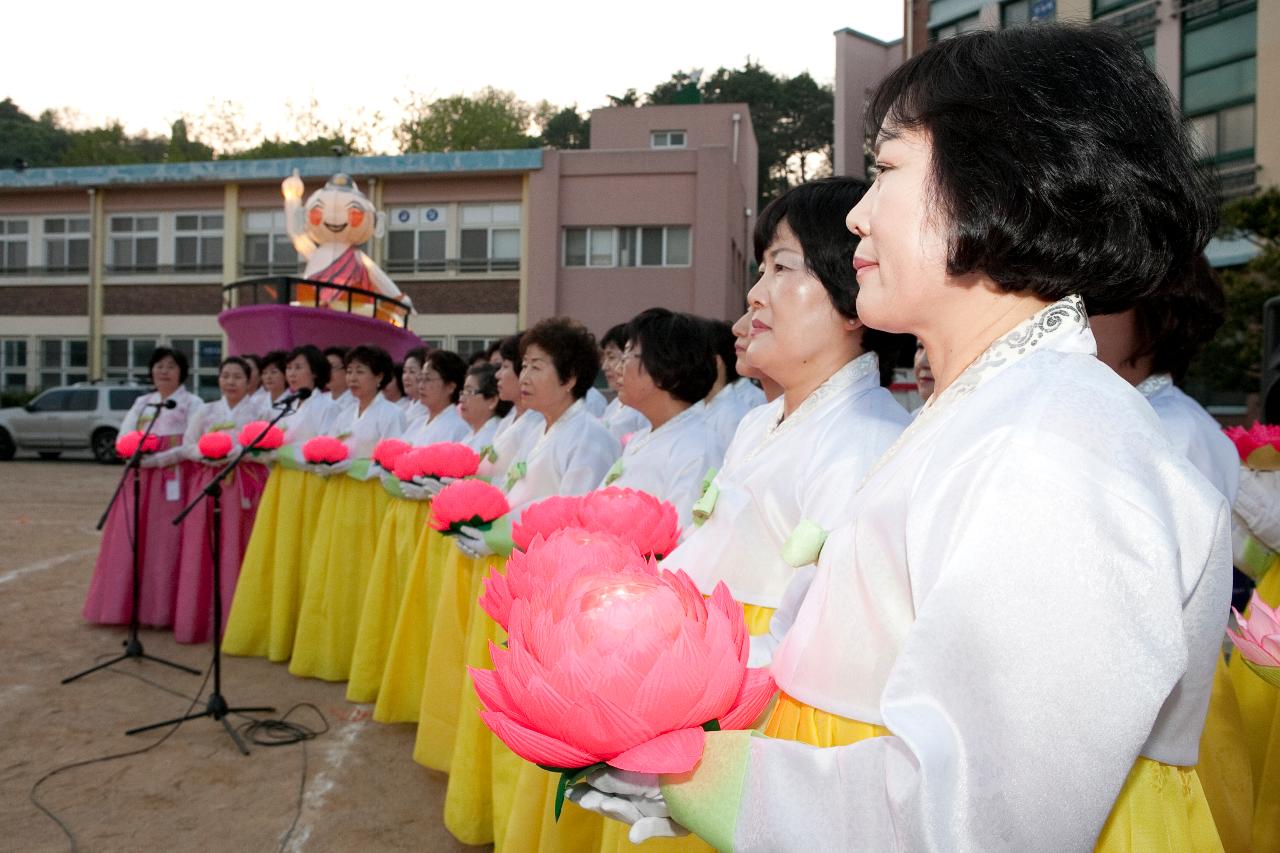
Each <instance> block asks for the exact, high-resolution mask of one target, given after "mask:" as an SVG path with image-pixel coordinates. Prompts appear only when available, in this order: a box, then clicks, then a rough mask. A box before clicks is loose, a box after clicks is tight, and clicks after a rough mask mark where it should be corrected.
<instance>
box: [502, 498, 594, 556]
mask: <svg viewBox="0 0 1280 853" xmlns="http://www.w3.org/2000/svg"><path fill="white" fill-rule="evenodd" d="M581 505H582V498H581V497H578V496H573V495H555V496H553V497H549V498H543V499H542V500H540V501H537V502H536V503H531V504H529V505H528V506H527V507H525V509H524V512H522V513H520V520H519V521H516V522H513V523H512V525H511V542H512V544H514V545H515V547H516V548H518V549H520V550H521V551H528V550H529V545H530V543H532V542H533V540H534V539H535V538H536V537H538V536H541V537H542V538H543V539H548V538H550V537H551V534H553V533H555V532H556V531H559V530H564V529H565V528H569V527H581V526H582V520H581V519H580V518H579V517H578V507H580V506H581Z"/></svg>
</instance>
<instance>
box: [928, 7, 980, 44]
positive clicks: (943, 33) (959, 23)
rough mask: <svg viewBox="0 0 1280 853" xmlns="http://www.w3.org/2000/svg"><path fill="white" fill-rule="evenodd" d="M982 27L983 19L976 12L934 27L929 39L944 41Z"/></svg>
mask: <svg viewBox="0 0 1280 853" xmlns="http://www.w3.org/2000/svg"><path fill="white" fill-rule="evenodd" d="M981 27H982V19H981V17H980V16H979V15H978V13H976V12H975V13H974V14H972V15H969V16H967V17H964V18H960V19H958V20H955V21H950V22H948V23H945V24H943V25H942V26H940V27H934V28H933V29H932V30H930V31H929V41H931V42H934V41H942V40H943V39H949V38H951V37H952V36H956V35H959V34H960V33H967V32H969V31H970V30H977V29H981Z"/></svg>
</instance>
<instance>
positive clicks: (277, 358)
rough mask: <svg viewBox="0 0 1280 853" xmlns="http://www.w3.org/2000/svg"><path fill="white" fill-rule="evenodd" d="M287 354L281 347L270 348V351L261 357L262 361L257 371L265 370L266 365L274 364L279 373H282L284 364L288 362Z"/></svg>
mask: <svg viewBox="0 0 1280 853" xmlns="http://www.w3.org/2000/svg"><path fill="white" fill-rule="evenodd" d="M287 355H288V354H287V353H286V352H285V351H284V350H282V349H273V350H271V352H269V353H267V354H266V355H264V356H263V357H262V362H261V364H260V366H259V367H258V372H259V373H261V372H262V371H264V370H266V369H267V367H269V366H270V365H273V364H274V365H275V366H276V368H277V369H278V370H279V371H280V372H281V373H284V368H285V365H286V364H288V363H289V359H288V358H287Z"/></svg>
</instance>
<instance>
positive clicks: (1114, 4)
mask: <svg viewBox="0 0 1280 853" xmlns="http://www.w3.org/2000/svg"><path fill="white" fill-rule="evenodd" d="M1137 2H1139V0H1093V16H1094V17H1095V18H1096V17H1098V16H1099V15H1105V14H1107V13H1108V12H1114V11H1116V10H1117V9H1123V8H1124V7H1125V6H1132V5H1133V4H1134V3H1137Z"/></svg>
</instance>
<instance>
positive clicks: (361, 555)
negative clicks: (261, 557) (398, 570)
mask: <svg viewBox="0 0 1280 853" xmlns="http://www.w3.org/2000/svg"><path fill="white" fill-rule="evenodd" d="M390 501H391V496H390V495H388V494H387V492H386V490H385V489H383V488H382V484H381V483H380V482H378V481H377V480H363V481H362V480H356V479H354V478H352V477H347V476H345V475H341V474H335V475H334V476H332V477H330V478H329V484H328V486H327V487H326V488H325V493H324V500H323V501H322V502H321V504H320V517H319V519H318V520H317V522H316V539H315V542H314V544H313V545H312V547H311V555H310V559H309V560H308V567H307V589H306V593H305V594H304V596H303V599H302V610H301V612H300V613H299V614H298V633H297V635H296V636H295V637H294V641H293V659H292V660H290V661H289V672H291V673H293V674H294V675H298V676H303V677H306V678H320V679H323V680H325V681H346V680H347V677H348V676H349V675H350V672H351V655H352V653H353V652H354V651H355V646H356V629H357V628H358V627H359V624H360V613H361V611H362V610H363V608H364V596H365V591H366V590H367V589H368V586H369V573H370V571H371V569H372V563H371V562H370V559H369V557H370V555H372V554H373V551H374V546H375V544H376V541H377V536H378V529H379V527H380V526H381V523H382V516H383V514H384V513H385V512H386V509H387V505H388V504H389V503H390Z"/></svg>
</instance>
